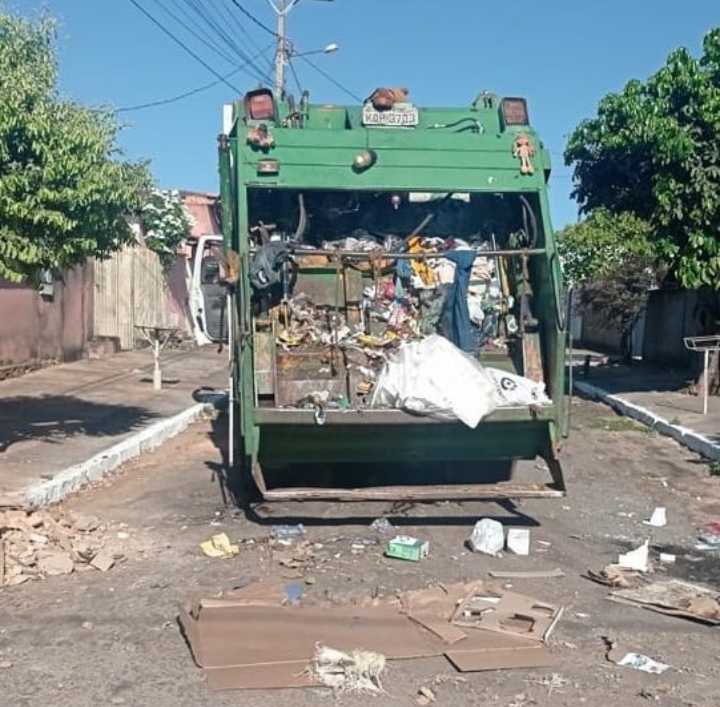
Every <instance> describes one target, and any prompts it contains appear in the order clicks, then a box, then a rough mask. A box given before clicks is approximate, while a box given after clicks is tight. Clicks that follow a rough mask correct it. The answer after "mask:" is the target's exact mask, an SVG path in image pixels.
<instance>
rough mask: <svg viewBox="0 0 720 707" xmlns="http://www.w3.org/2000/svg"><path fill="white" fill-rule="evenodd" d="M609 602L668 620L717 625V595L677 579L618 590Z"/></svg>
mask: <svg viewBox="0 0 720 707" xmlns="http://www.w3.org/2000/svg"><path fill="white" fill-rule="evenodd" d="M608 598H609V599H611V600H612V601H616V602H619V603H621V604H630V605H633V606H638V607H641V608H643V609H649V610H650V611H657V612H658V613H661V614H667V615H669V616H677V617H680V618H684V619H692V620H695V621H700V622H702V623H707V624H712V625H720V594H719V593H718V592H714V591H713V590H711V589H706V588H705V587H700V586H698V585H696V584H690V583H688V582H682V581H680V580H678V579H671V580H668V581H666V582H654V583H652V584H648V585H646V586H644V587H638V588H635V589H622V590H617V591H615V592H612V593H611V594H610V596H609V597H608Z"/></svg>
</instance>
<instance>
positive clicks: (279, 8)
mask: <svg viewBox="0 0 720 707" xmlns="http://www.w3.org/2000/svg"><path fill="white" fill-rule="evenodd" d="M267 1H268V3H269V4H270V7H272V9H273V10H275V13H276V14H277V49H276V50H275V95H276V96H277V98H279V99H281V98H282V97H283V96H284V94H285V67H286V66H287V64H288V62H289V61H290V56H291V55H292V49H291V45H290V41H289V40H288V38H287V16H288V15H289V14H290V11H291V10H292V9H293V8H294V7H295V5H297V4H298V3H299V2H300V0H267ZM332 1H333V0H324V2H332ZM331 46H333V47H335V49H336V48H337V46H336V45H331ZM335 49H331V50H330V51H335ZM323 51H325V52H327V49H326V50H323Z"/></svg>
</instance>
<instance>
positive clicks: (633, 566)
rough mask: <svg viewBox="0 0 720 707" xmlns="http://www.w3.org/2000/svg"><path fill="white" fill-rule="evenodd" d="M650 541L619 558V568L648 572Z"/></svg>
mask: <svg viewBox="0 0 720 707" xmlns="http://www.w3.org/2000/svg"><path fill="white" fill-rule="evenodd" d="M649 548H650V541H649V540H646V541H645V542H644V543H643V544H642V545H640V547H638V548H635V549H634V550H630V551H629V552H626V553H625V554H623V555H620V557H619V558H618V566H619V567H621V568H622V569H627V570H637V571H638V572H648V571H649V570H650V564H649Z"/></svg>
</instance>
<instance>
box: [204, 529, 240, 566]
mask: <svg viewBox="0 0 720 707" xmlns="http://www.w3.org/2000/svg"><path fill="white" fill-rule="evenodd" d="M200 549H201V550H202V551H203V552H204V553H205V554H206V555H207V556H208V557H219V558H222V559H223V560H227V559H229V558H231V557H235V555H237V554H238V552H240V548H239V547H238V546H237V545H233V544H232V543H231V542H230V538H229V537H228V536H227V534H226V533H218V534H217V535H213V536H212V537H211V538H210V539H209V540H205V542H202V543H200Z"/></svg>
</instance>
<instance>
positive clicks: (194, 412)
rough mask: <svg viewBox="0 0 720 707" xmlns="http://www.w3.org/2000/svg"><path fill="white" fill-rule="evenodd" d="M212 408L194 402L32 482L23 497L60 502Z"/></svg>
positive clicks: (39, 503)
mask: <svg viewBox="0 0 720 707" xmlns="http://www.w3.org/2000/svg"><path fill="white" fill-rule="evenodd" d="M215 409H216V406H214V405H213V404H212V403H197V404H196V405H193V406H192V407H190V408H188V409H187V410H183V412H181V413H179V414H178V415H174V416H173V417H168V418H166V419H164V420H160V421H158V422H156V423H154V424H152V425H150V426H149V427H146V428H145V429H142V430H140V431H139V432H137V433H136V434H134V435H132V436H131V437H129V438H128V439H125V440H123V441H122V442H118V444H115V445H113V446H112V447H110V448H109V449H106V450H105V451H103V452H100V453H99V454H96V455H95V456H94V457H91V458H90V459H88V460H87V461H84V462H80V464H74V465H73V466H70V467H67V468H66V469H63V470H62V471H60V472H58V473H57V474H55V476H53V478H52V479H50V480H49V481H42V482H39V483H36V484H32V485H31V486H29V487H28V488H26V489H25V491H24V495H25V498H26V499H27V501H28V502H29V503H30V504H31V505H33V506H42V505H46V504H48V503H55V502H57V501H60V500H61V499H62V498H64V497H65V496H67V495H68V494H69V493H72V492H73V491H77V490H78V489H79V488H81V487H82V486H84V485H85V484H87V483H90V482H91V481H96V480H97V479H100V478H102V477H103V476H105V475H106V474H108V473H109V472H111V471H112V470H113V469H116V468H117V467H119V466H120V465H121V464H123V463H125V462H126V461H128V460H129V459H132V458H133V457H136V456H138V455H139V454H142V453H143V452H147V451H149V450H151V449H154V448H155V447H158V446H160V445H161V444H162V443H163V442H165V441H167V440H168V439H170V438H172V437H175V436H176V435H178V434H180V433H181V432H182V431H183V430H185V429H187V428H188V427H189V426H190V425H191V424H192V423H193V422H195V421H197V420H199V419H200V418H201V417H202V416H203V415H204V414H206V413H210V412H212V411H213V410H215Z"/></svg>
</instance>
